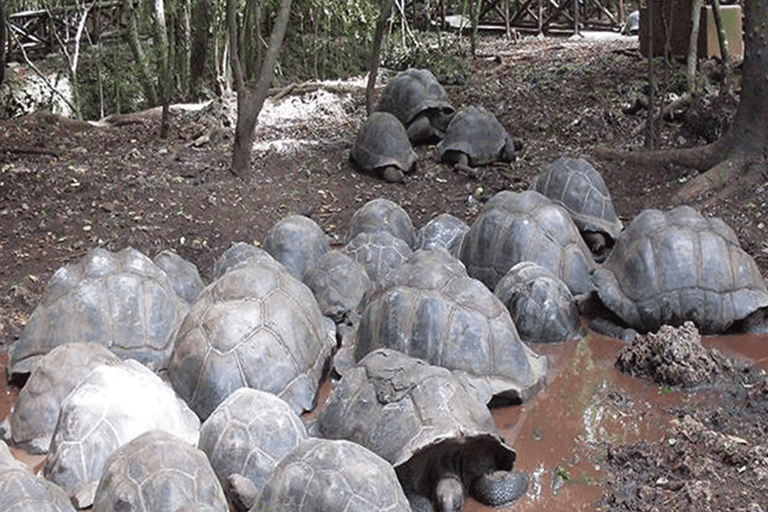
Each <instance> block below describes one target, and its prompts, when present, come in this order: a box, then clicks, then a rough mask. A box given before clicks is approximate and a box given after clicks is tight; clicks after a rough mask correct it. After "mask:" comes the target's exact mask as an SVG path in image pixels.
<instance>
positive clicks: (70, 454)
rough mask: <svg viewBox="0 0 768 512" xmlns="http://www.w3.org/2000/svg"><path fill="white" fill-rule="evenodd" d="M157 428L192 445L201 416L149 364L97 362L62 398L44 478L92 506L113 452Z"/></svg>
mask: <svg viewBox="0 0 768 512" xmlns="http://www.w3.org/2000/svg"><path fill="white" fill-rule="evenodd" d="M155 429H161V430H165V431H167V432H169V433H171V434H173V435H175V436H177V437H180V438H181V439H183V440H185V441H186V442H187V443H189V444H192V445H194V444H197V440H198V437H199V430H200V420H199V419H198V418H197V416H195V414H194V413H193V412H192V411H191V410H190V409H189V407H187V405H186V404H185V403H184V402H183V401H182V400H181V399H179V397H178V396H177V395H176V393H174V392H173V389H171V387H170V386H169V385H168V383H167V382H165V381H163V380H162V379H161V378H160V377H159V376H158V375H157V374H155V373H154V372H152V371H151V370H149V369H148V368H147V367H146V366H144V365H142V364H140V363H138V362H136V361H134V360H132V359H129V360H127V361H121V362H119V363H115V364H104V365H101V366H97V367H96V368H94V369H93V371H91V373H90V374H89V375H88V377H87V378H86V379H85V380H84V381H82V382H81V383H80V384H79V385H78V386H77V387H76V388H75V389H73V390H72V392H71V393H70V394H69V395H67V397H66V398H65V399H64V400H63V401H62V403H61V412H60V413H59V420H58V423H57V424H56V430H55V431H54V434H53V439H52V441H51V448H50V451H49V454H48V459H47V461H46V463H45V468H44V474H45V477H46V478H48V479H49V480H51V481H52V482H54V483H56V484H58V485H60V486H61V487H62V488H63V489H64V490H65V491H66V492H67V493H68V494H69V496H70V497H72V498H73V502H75V503H76V504H77V506H78V507H79V508H85V507H88V506H90V505H91V503H93V495H94V492H95V490H96V486H97V484H98V482H99V478H100V477H101V473H102V471H103V469H104V464H105V463H106V461H107V458H108V457H109V455H110V454H111V453H112V452H113V451H115V450H116V449H117V448H119V447H120V446H122V445H124V444H126V443H128V442H129V441H131V440H132V439H134V438H136V437H138V436H139V435H141V434H143V433H144V432H147V431H149V430H155Z"/></svg>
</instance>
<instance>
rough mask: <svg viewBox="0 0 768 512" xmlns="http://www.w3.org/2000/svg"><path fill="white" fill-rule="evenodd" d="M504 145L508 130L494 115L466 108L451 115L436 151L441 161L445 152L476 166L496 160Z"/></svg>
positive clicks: (474, 108)
mask: <svg viewBox="0 0 768 512" xmlns="http://www.w3.org/2000/svg"><path fill="white" fill-rule="evenodd" d="M506 142H507V131H506V130H505V129H504V127H503V126H501V123H499V121H497V120H496V117H495V116H494V115H493V114H491V113H490V112H488V111H487V110H486V109H484V108H483V107H476V106H469V107H464V108H462V109H460V110H459V111H458V112H456V113H455V114H454V115H453V119H451V122H450V124H449V125H448V129H447V130H446V132H445V137H444V138H443V140H442V141H441V142H440V143H439V144H438V145H437V149H438V152H439V154H440V160H441V161H442V160H443V157H444V156H445V155H446V153H448V152H460V153H464V154H465V155H467V156H468V157H469V164H470V165H472V166H479V165H486V164H491V163H493V162H495V161H497V160H498V159H499V157H500V156H501V153H502V150H503V149H504V145H505V144H506Z"/></svg>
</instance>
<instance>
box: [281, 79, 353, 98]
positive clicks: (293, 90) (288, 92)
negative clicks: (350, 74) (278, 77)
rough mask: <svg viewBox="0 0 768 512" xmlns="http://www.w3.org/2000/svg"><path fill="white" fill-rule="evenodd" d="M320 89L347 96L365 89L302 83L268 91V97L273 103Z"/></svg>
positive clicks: (351, 86)
mask: <svg viewBox="0 0 768 512" xmlns="http://www.w3.org/2000/svg"><path fill="white" fill-rule="evenodd" d="M320 89H323V90H325V91H328V92H330V93H333V94H349V93H353V92H357V91H360V90H364V89H365V87H362V86H359V85H341V84H339V85H335V84H334V85H332V84H322V83H317V82H304V83H301V84H290V85H287V86H285V87H273V88H271V89H270V90H269V93H268V96H270V97H271V98H272V100H273V101H277V100H280V99H283V98H285V97H286V96H301V95H302V94H307V93H310V92H315V91H318V90H320Z"/></svg>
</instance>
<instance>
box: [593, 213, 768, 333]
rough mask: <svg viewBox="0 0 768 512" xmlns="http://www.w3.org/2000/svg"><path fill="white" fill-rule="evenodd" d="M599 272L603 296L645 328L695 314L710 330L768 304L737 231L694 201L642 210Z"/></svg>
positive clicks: (596, 275) (701, 328)
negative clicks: (706, 215)
mask: <svg viewBox="0 0 768 512" xmlns="http://www.w3.org/2000/svg"><path fill="white" fill-rule="evenodd" d="M593 277H594V281H595V285H596V287H597V291H598V294H599V296H600V299H601V300H602V302H603V303H604V304H605V305H606V306H608V307H609V308H610V309H611V310H612V311H613V312H614V313H616V314H617V315H618V316H619V318H621V319H622V320H623V321H624V322H626V323H627V324H628V325H629V326H630V327H633V328H635V329H637V330H638V331H642V332H649V331H650V332H655V331H657V330H658V329H659V328H660V327H661V326H662V325H664V324H667V325H671V326H674V327H677V326H679V325H682V324H683V322H685V321H686V320H690V321H692V322H694V323H695V324H696V326H697V327H698V328H699V331H700V332H701V333H702V334H711V333H719V332H723V331H725V330H726V329H728V327H729V326H730V325H731V324H732V323H733V322H735V321H737V320H740V319H742V318H744V317H746V316H748V315H749V314H751V313H753V312H755V311H756V310H758V309H759V308H763V307H766V306H768V291H767V290H766V285H765V282H764V281H763V278H762V276H761V275H760V271H759V270H758V268H757V265H756V263H755V261H754V260H753V259H752V257H751V256H750V255H749V254H747V253H746V252H744V250H742V249H741V247H740V246H739V241H738V239H737V237H736V235H735V234H734V232H733V230H731V228H730V227H728V226H727V225H726V224H725V222H723V221H722V219H720V218H709V219H707V218H704V217H702V216H701V215H700V214H699V213H698V212H697V211H696V210H694V209H693V208H690V207H688V206H679V207H677V208H675V209H673V210H669V211H666V212H662V211H660V210H644V211H643V212H641V213H640V214H639V215H637V217H635V219H634V220H633V221H632V223H631V224H630V225H629V227H628V228H627V229H626V230H624V232H622V234H621V235H620V236H619V238H618V239H617V240H616V245H615V246H614V249H613V252H612V253H611V256H609V257H608V259H607V260H606V261H605V263H604V264H603V265H602V267H601V268H599V269H597V270H596V271H595V273H594V276H593Z"/></svg>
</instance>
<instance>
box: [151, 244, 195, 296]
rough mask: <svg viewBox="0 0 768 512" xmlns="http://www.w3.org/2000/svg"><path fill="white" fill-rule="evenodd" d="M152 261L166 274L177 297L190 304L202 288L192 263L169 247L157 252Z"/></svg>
mask: <svg viewBox="0 0 768 512" xmlns="http://www.w3.org/2000/svg"><path fill="white" fill-rule="evenodd" d="M153 261H154V262H155V265H157V266H158V267H160V268H161V269H163V270H165V273H166V274H168V278H169V279H170V280H171V284H172V285H173V289H174V290H175V291H176V294H177V295H178V296H179V297H181V298H182V299H184V300H186V301H187V302H188V303H190V304H192V303H193V302H195V299H196V298H197V295H198V294H199V293H200V291H201V290H202V289H203V280H202V278H201V277H200V271H199V270H198V269H197V266H196V265H195V264H194V263H192V262H191V261H187V260H185V259H184V258H182V257H181V256H179V255H178V254H176V253H175V252H173V251H171V250H169V249H166V250H164V251H162V252H160V253H158V254H157V256H155V257H154V259H153Z"/></svg>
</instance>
